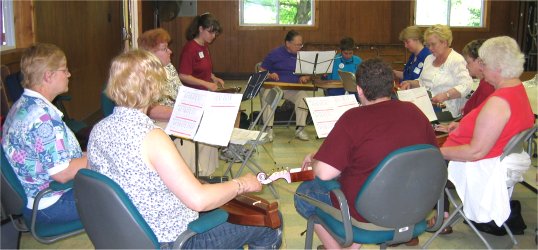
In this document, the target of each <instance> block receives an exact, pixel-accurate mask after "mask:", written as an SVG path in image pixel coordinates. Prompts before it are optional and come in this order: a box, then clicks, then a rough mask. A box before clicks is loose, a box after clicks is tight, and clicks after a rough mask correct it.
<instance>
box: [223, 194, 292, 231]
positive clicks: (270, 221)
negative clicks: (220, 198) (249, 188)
mask: <svg viewBox="0 0 538 250" xmlns="http://www.w3.org/2000/svg"><path fill="white" fill-rule="evenodd" d="M221 208H222V209H224V210H226V212H228V222H229V223H232V224H238V225H244V226H264V227H270V228H273V229H276V228H279V227H280V226H281V225H282V221H281V220H280V216H279V214H278V203H277V202H269V201H267V200H265V199H263V198H260V197H258V196H255V195H252V194H242V195H238V196H237V197H235V198H234V199H233V200H231V201H229V202H228V203H226V204H224V205H223V206H222V207H221Z"/></svg>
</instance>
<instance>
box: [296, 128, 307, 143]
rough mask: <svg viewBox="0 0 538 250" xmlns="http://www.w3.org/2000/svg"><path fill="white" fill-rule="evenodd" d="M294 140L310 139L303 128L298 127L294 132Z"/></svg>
mask: <svg viewBox="0 0 538 250" xmlns="http://www.w3.org/2000/svg"><path fill="white" fill-rule="evenodd" d="M295 138H297V139H299V140H301V141H308V140H310V138H309V137H308V134H307V133H306V132H305V131H304V127H300V128H298V129H296V130H295Z"/></svg>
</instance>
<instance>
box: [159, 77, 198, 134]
mask: <svg viewBox="0 0 538 250" xmlns="http://www.w3.org/2000/svg"><path fill="white" fill-rule="evenodd" d="M207 92H208V91H203V90H198V89H193V88H189V87H186V86H181V87H180V88H179V91H178V93H177V97H176V103H175V104H174V110H173V111H172V116H171V117H170V121H169V122H168V125H167V126H166V129H165V132H166V133H167V134H169V135H174V136H177V137H181V138H187V139H192V138H194V135H195V134H196V131H197V130H198V126H199V125H200V122H201V120H202V114H203V112H204V106H205V103H206V99H207Z"/></svg>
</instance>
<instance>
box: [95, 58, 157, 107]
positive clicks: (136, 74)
mask: <svg viewBox="0 0 538 250" xmlns="http://www.w3.org/2000/svg"><path fill="white" fill-rule="evenodd" d="M165 80H166V73H165V72H164V69H163V67H162V65H161V63H160V62H159V59H157V57H155V56H154V55H153V54H151V53H150V52H147V51H143V50H136V51H132V52H131V53H127V54H124V55H122V56H119V57H117V58H116V59H115V60H114V61H112V65H111V67H110V75H109V78H108V84H107V87H106V90H105V91H106V94H107V95H108V96H109V97H110V99H112V101H114V102H115V103H116V105H118V106H125V107H129V108H136V109H141V108H147V107H149V106H150V105H152V104H153V103H155V102H157V100H158V99H159V97H160V96H161V90H162V87H163V84H164V82H165Z"/></svg>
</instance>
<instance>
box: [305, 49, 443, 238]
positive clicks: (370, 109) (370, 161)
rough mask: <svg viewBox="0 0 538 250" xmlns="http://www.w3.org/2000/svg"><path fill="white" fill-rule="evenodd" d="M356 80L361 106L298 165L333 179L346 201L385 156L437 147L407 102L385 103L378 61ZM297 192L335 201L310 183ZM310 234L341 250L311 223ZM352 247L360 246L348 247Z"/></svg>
mask: <svg viewBox="0 0 538 250" xmlns="http://www.w3.org/2000/svg"><path fill="white" fill-rule="evenodd" d="M356 75H357V85H358V86H357V92H358V96H359V99H360V101H361V103H362V104H363V106H361V107H358V108H353V109H350V110H349V111H347V112H346V113H344V114H343V115H342V117H341V118H340V119H339V120H338V122H337V123H336V124H335V126H334V128H333V130H332V131H331V132H330V134H329V136H328V137H327V138H326V139H325V141H324V142H323V144H322V145H321V147H320V148H319V150H318V151H317V152H315V153H311V154H309V155H307V156H306V157H305V160H304V162H303V168H304V167H307V166H312V167H313V169H314V172H315V174H316V176H317V177H318V178H319V179H321V180H331V179H334V178H337V180H338V182H340V184H341V188H342V191H343V192H344V195H345V196H346V199H347V200H348V201H354V200H355V198H356V197H357V194H358V193H359V191H360V189H361V187H362V185H363V184H364V182H365V180H366V179H367V178H368V176H369V175H370V173H371V172H372V171H373V170H374V169H375V168H376V166H377V165H378V164H379V163H380V162H381V161H382V160H383V158H385V156H387V155H388V154H389V153H390V152H392V151H394V150H396V149H399V148H402V147H406V146H410V145H414V144H431V145H435V146H437V142H436V139H435V134H434V131H433V128H432V126H431V124H430V123H429V121H428V119H427V118H426V116H425V115H424V114H423V113H422V112H421V111H420V110H419V109H418V108H417V107H416V106H415V105H414V104H412V103H410V102H401V101H398V100H391V98H390V96H391V93H392V86H393V76H392V69H391V68H390V66H388V65H387V64H386V63H384V62H383V61H381V60H380V59H370V60H367V61H365V62H363V63H362V64H361V65H360V67H359V69H358V70H357V74H356ZM297 193H302V194H305V195H307V196H310V197H312V198H315V199H318V200H320V201H322V202H325V203H328V204H333V201H335V198H334V197H331V196H329V192H328V191H327V190H324V189H323V188H322V187H321V186H319V185H318V184H317V182H315V181H309V182H304V183H302V184H301V185H300V186H299V188H298V189H297ZM295 197H296V198H295V207H296V209H297V211H298V212H299V214H301V215H302V216H303V217H305V218H308V217H309V216H310V215H312V214H313V213H314V207H313V206H312V205H310V204H309V203H307V202H305V201H303V200H301V199H300V198H297V196H295ZM352 203H353V202H351V203H350V204H352ZM334 204H337V203H334ZM350 213H351V216H352V217H353V218H354V219H356V220H358V221H363V222H366V220H365V219H364V218H362V217H361V215H360V214H359V213H358V212H357V211H356V209H355V207H352V206H351V207H350ZM314 229H315V231H316V234H317V235H318V237H319V239H320V240H321V241H322V242H323V245H324V246H325V248H327V249H331V248H341V246H340V245H338V243H337V242H336V240H334V238H332V236H331V235H330V234H329V233H328V232H327V231H326V230H325V229H324V228H323V227H322V226H321V225H317V224H316V225H315V227H314ZM357 246H360V245H358V244H354V246H352V247H357Z"/></svg>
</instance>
